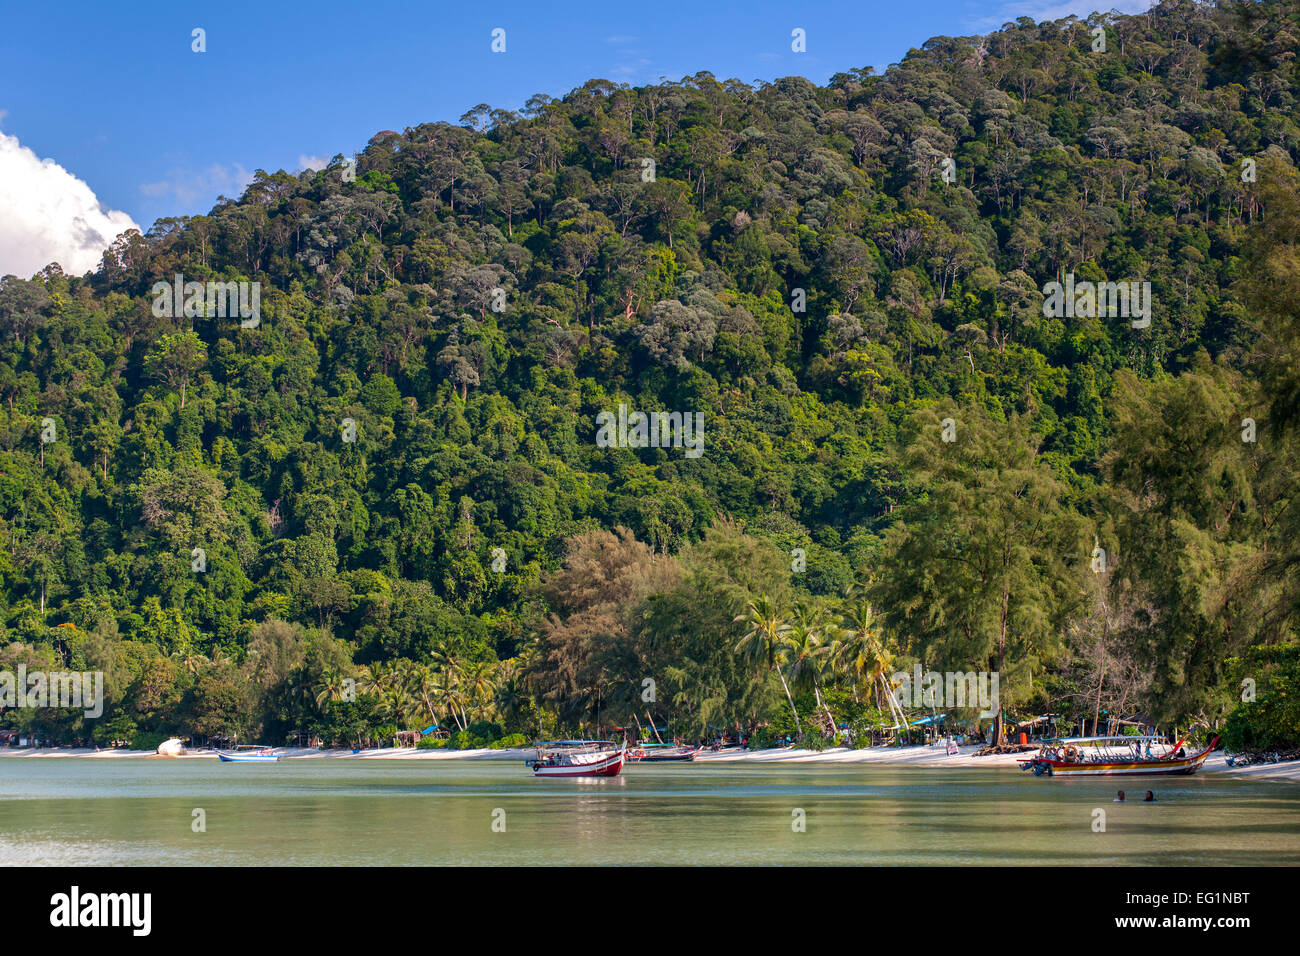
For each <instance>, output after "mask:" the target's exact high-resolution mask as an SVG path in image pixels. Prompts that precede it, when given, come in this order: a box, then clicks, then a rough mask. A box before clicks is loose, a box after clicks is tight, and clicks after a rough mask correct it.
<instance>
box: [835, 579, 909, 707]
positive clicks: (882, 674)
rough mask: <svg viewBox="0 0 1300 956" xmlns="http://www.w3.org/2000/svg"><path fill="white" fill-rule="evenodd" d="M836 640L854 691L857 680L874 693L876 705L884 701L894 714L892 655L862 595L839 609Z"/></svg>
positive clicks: (895, 705)
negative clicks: (891, 672)
mask: <svg viewBox="0 0 1300 956" xmlns="http://www.w3.org/2000/svg"><path fill="white" fill-rule="evenodd" d="M837 643H838V646H837V648H836V650H837V652H838V657H839V659H840V661H841V666H843V667H844V668H845V669H846V670H847V671H848V672H849V673H850V674H851V675H852V677H853V680H854V693H855V695H856V693H857V683H858V682H863V683H865V684H866V686H867V690H868V692H869V693H874V695H875V698H876V707H877V708H879V709H881V710H883V709H885V707H886V705H888V707H889V711H890V713H891V714H895V716H896V717H897V716H898V714H896V713H895V711H896V710H897V707H898V705H897V703H896V702H895V700H894V695H893V685H892V684H891V683H890V680H889V671H890V669H891V668H892V667H893V666H894V655H893V654H892V653H891V652H890V650H889V648H888V646H887V644H886V642H885V638H884V635H883V634H882V632H881V628H880V620H879V618H878V617H877V615H876V612H875V610H874V609H873V608H872V607H871V604H870V603H869V602H867V601H866V600H865V599H859V600H857V601H855V602H853V603H852V604H849V605H848V606H847V607H846V608H845V610H843V611H842V612H841V613H840V631H839V641H838V642H837Z"/></svg>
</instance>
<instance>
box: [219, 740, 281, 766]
mask: <svg viewBox="0 0 1300 956" xmlns="http://www.w3.org/2000/svg"><path fill="white" fill-rule="evenodd" d="M217 756H218V757H220V758H221V760H222V761H223V762H224V763H275V762H276V761H277V760H279V759H280V755H279V754H277V753H276V752H275V751H273V750H272V749H271V748H270V747H267V746H265V745H263V744H243V745H241V746H238V747H236V748H235V749H234V750H218V751H217Z"/></svg>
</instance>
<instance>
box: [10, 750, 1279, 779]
mask: <svg viewBox="0 0 1300 956" xmlns="http://www.w3.org/2000/svg"><path fill="white" fill-rule="evenodd" d="M978 749H979V747H978V746H974V745H968V746H965V747H962V748H961V753H959V754H954V755H952V756H949V755H948V754H947V753H946V752H945V751H944V750H943V749H942V748H940V747H930V746H924V745H923V746H916V747H903V748H899V747H866V748H863V749H861V750H849V749H847V748H843V747H838V748H832V749H828V750H821V751H816V750H801V749H797V748H795V747H774V748H772V749H769V750H752V751H750V750H730V751H727V750H723V751H718V752H716V753H714V752H708V751H706V752H703V753H700V754H699V755H697V756H696V758H695V761H694V762H695V763H775V764H788V763H799V764H875V765H878V766H883V767H919V768H922V769H934V768H936V767H993V768H998V769H1007V768H1016V761H1017V760H1019V759H1023V758H1024V754H992V755H990V756H987V757H976V756H975V755H974V754H975V751H976V750H978ZM275 750H276V752H277V753H278V754H279V755H280V757H281V758H282V759H285V760H338V759H357V760H519V761H522V760H525V759H527V758H528V757H531V756H532V755H533V754H534V750H533V748H531V747H524V748H512V749H505V750H492V749H488V748H481V749H475V750H418V749H416V748H413V747H402V748H394V747H380V748H371V749H367V750H361V751H359V752H356V753H353V752H352V751H351V750H347V749H340V750H320V749H317V748H314V747H277V748H275ZM1027 753H1030V751H1025V754H1027ZM52 757H92V758H95V759H106V760H107V759H121V758H135V759H155V760H215V759H217V754H216V751H215V750H198V751H194V752H192V753H186V754H182V755H179V756H175V757H164V756H161V755H159V754H156V753H150V752H149V751H146V750H93V749H91V748H88V747H87V748H71V747H69V748H51V749H46V748H43V747H42V748H31V747H27V748H11V747H5V748H0V759H4V758H9V759H19V758H29V759H42V758H52ZM1200 772H1201V773H1213V774H1228V775H1231V776H1235V777H1247V778H1255V777H1258V778H1263V779H1275V780H1296V781H1300V760H1293V761H1290V762H1288V763H1278V764H1252V765H1251V766H1249V767H1229V766H1228V765H1227V763H1226V762H1225V761H1224V758H1223V757H1222V756H1219V755H1212V756H1211V758H1210V760H1208V761H1206V763H1205V766H1204V767H1202V768H1201V770H1200Z"/></svg>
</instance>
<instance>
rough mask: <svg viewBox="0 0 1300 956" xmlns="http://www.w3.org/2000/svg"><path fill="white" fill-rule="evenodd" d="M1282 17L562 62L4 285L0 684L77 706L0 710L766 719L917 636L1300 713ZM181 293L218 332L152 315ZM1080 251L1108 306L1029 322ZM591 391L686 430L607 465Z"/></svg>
mask: <svg viewBox="0 0 1300 956" xmlns="http://www.w3.org/2000/svg"><path fill="white" fill-rule="evenodd" d="M1098 24H1101V25H1104V26H1105V33H1104V51H1101V50H1097V51H1095V50H1094V47H1095V46H1097V41H1096V38H1095V36H1094V33H1093V31H1092V29H1091V28H1092V27H1093V26H1095V25H1098ZM1298 37H1300V16H1298V15H1297V14H1296V12H1295V8H1294V6H1293V5H1291V4H1279V3H1247V4H1243V5H1235V4H1234V5H1229V6H1225V7H1223V8H1222V9H1216V8H1212V7H1209V6H1204V5H1201V4H1197V3H1193V2H1190V0H1183V2H1175V3H1163V4H1161V5H1160V6H1158V7H1157V8H1155V9H1154V10H1153V11H1152V12H1151V13H1149V14H1147V15H1141V16H1132V17H1128V16H1117V17H1114V18H1109V17H1105V18H1103V17H1094V18H1093V19H1092V20H1089V21H1087V22H1084V21H1079V20H1076V19H1073V18H1070V19H1067V20H1062V21H1057V22H1053V23H1043V24H1035V23H1034V22H1032V21H1030V20H1029V19H1022V20H1020V21H1018V22H1016V23H1014V24H1007V25H1006V26H1004V27H1003V28H1002V29H1001V30H999V31H997V32H995V33H992V34H990V35H989V36H986V37H969V38H952V37H936V38H934V39H932V40H930V41H929V42H928V43H926V44H925V45H924V47H923V48H922V49H919V50H912V51H910V52H909V53H908V55H907V56H906V57H905V58H904V59H903V61H902V62H901V63H899V64H897V65H895V66H892V67H890V68H889V70H888V71H886V73H885V74H884V75H882V76H877V75H874V73H873V71H871V70H869V69H867V70H849V71H847V72H844V73H841V74H839V75H837V76H835V77H834V78H833V79H832V80H831V82H830V83H829V84H828V85H827V86H825V87H819V86H816V85H814V84H813V83H811V82H809V81H808V80H805V79H802V78H799V77H790V78H785V79H780V80H776V81H774V82H772V83H770V84H764V85H760V86H757V87H754V86H749V85H746V84H744V83H741V82H739V81H737V80H725V81H723V80H719V79H717V78H715V77H713V76H711V75H709V74H707V73H700V74H697V75H695V76H692V77H687V78H684V79H682V80H681V81H680V82H663V83H660V84H658V85H655V86H645V87H637V88H629V87H627V86H623V85H618V84H615V83H612V82H609V81H606V80H592V81H590V82H588V83H587V84H585V85H584V86H583V87H581V88H580V89H576V90H573V91H572V92H571V93H569V94H568V95H566V96H564V97H562V98H559V99H552V98H551V97H549V96H544V95H538V96H535V97H533V98H532V99H531V100H529V101H528V104H527V106H526V108H525V109H524V110H523V112H522V114H515V113H511V112H507V111H503V110H498V109H493V108H491V107H489V106H487V105H480V106H477V107H474V108H472V109H470V110H469V111H468V112H467V113H466V114H465V115H464V116H463V117H462V118H461V121H460V124H459V125H450V124H446V123H428V124H421V125H413V126H411V127H410V128H408V129H406V130H405V131H403V132H400V133H398V132H387V131H386V132H384V133H381V134H379V135H377V136H375V137H374V138H373V139H371V141H370V142H369V144H368V145H367V146H366V148H365V149H364V151H363V152H361V153H359V154H358V155H357V157H356V159H355V165H352V164H351V163H350V162H349V161H345V159H344V157H342V156H339V157H336V158H335V160H334V162H333V163H332V164H331V165H330V166H329V168H327V169H324V170H320V171H308V172H303V173H300V174H291V173H287V172H283V171H281V172H276V173H270V174H268V173H264V172H262V171H259V172H258V173H257V175H256V177H255V179H254V182H253V183H252V185H251V186H249V187H248V189H247V190H246V192H245V193H244V195H243V196H242V197H240V198H239V199H237V200H229V201H222V202H220V203H219V204H218V205H217V206H216V207H215V208H213V209H212V211H211V212H210V213H209V214H208V215H206V216H196V217H193V218H185V219H175V220H160V221H159V222H157V223H156V224H155V225H154V227H153V228H152V229H151V230H150V231H149V233H148V234H147V235H140V234H138V233H128V234H126V235H124V236H122V237H121V238H120V239H119V240H118V241H117V242H116V243H115V244H114V246H113V247H112V249H111V250H110V251H109V252H108V254H106V255H105V257H104V261H103V265H102V267H101V269H100V270H99V271H98V272H96V273H94V274H91V275H87V276H84V277H75V276H67V275H64V274H62V272H61V270H60V269H58V268H57V266H51V267H50V268H48V269H46V270H45V271H44V272H43V273H41V274H40V275H38V276H36V277H35V278H33V279H31V280H30V281H27V280H24V279H21V278H16V277H13V276H8V277H5V279H4V280H3V284H0V336H2V337H3V344H0V542H2V546H0V620H3V630H2V631H0V644H3V646H0V665H3V666H5V667H13V666H15V665H16V664H17V663H25V664H26V665H27V667H28V668H29V669H39V668H44V669H46V670H57V669H62V668H75V669H79V670H103V671H104V672H105V674H106V683H107V685H108V693H109V707H108V710H107V711H106V714H105V716H104V717H103V718H102V719H100V720H98V721H94V720H85V721H83V719H82V718H81V716H80V715H79V714H68V713H67V712H55V711H17V712H15V711H6V712H4V714H3V715H0V722H7V724H8V725H10V726H19V725H21V726H33V727H35V728H37V729H38V730H40V731H41V732H42V733H44V734H45V735H46V736H47V737H53V738H56V739H68V740H71V739H73V738H81V739H86V738H89V737H91V736H93V737H94V738H95V739H96V740H98V741H100V742H109V741H112V740H115V739H132V738H137V737H139V738H140V739H143V737H145V736H147V735H149V734H166V733H172V732H179V733H182V734H189V733H195V734H202V735H210V734H229V733H236V732H238V733H240V734H242V735H244V736H245V738H247V736H248V735H252V734H261V735H263V736H266V737H268V738H277V737H278V738H281V739H283V737H284V735H286V734H288V733H289V732H290V731H305V732H309V733H320V734H321V735H322V736H323V738H324V739H325V740H326V741H331V740H333V741H338V742H340V743H347V742H355V741H361V740H366V739H381V738H385V737H388V736H391V733H392V731H393V729H405V728H408V727H409V728H414V729H419V728H421V727H423V726H425V725H426V724H428V723H431V722H434V721H438V722H441V723H442V724H443V725H444V726H449V727H452V728H453V729H457V728H460V727H462V726H466V725H469V724H471V723H472V722H475V721H493V722H495V723H496V724H497V726H496V727H495V728H493V729H492V731H491V732H490V733H489V730H488V729H487V727H486V724H479V725H478V727H479V729H476V730H475V731H474V734H479V735H487V736H489V737H491V736H498V735H499V734H500V733H501V732H519V733H528V734H532V733H536V732H538V731H559V730H561V729H566V728H567V729H571V730H572V731H573V732H577V731H579V730H580V729H583V728H589V729H592V730H594V729H596V723H597V722H599V723H600V724H602V725H604V726H605V727H608V726H609V725H610V724H611V723H618V724H622V723H625V722H627V721H629V720H631V719H632V715H633V714H634V713H635V714H636V715H637V718H636V719H638V720H641V721H642V722H644V721H645V720H646V718H647V712H648V711H652V712H653V716H654V718H655V719H656V720H661V719H662V720H666V721H668V722H670V723H671V724H672V726H673V727H674V729H675V730H679V731H681V732H685V733H690V734H699V733H704V732H706V731H707V730H708V729H709V728H710V727H712V728H715V729H718V728H729V727H735V728H739V729H743V730H750V731H752V730H754V729H755V728H758V727H760V726H765V727H766V728H767V731H764V732H769V731H770V732H776V731H778V730H779V731H785V730H792V729H796V727H795V724H796V723H798V728H797V729H798V730H800V731H803V732H808V731H809V727H810V726H811V725H812V723H813V722H815V721H819V720H821V715H828V716H827V717H826V721H825V722H826V723H827V724H829V723H830V722H831V721H835V722H837V723H838V722H864V723H870V722H872V721H873V720H875V719H876V718H877V716H878V708H879V707H880V706H881V705H882V704H883V700H882V698H881V680H880V678H881V675H884V674H887V673H888V672H891V671H893V670H895V669H899V668H902V667H909V668H910V667H911V666H912V664H913V662H916V661H919V662H921V663H922V664H923V665H924V666H926V667H934V668H935V669H938V670H944V669H950V670H962V671H968V670H993V671H998V672H999V673H1000V674H1001V694H1002V703H1003V705H1004V707H1006V708H1007V709H1008V710H1009V711H1010V712H1014V713H1019V714H1028V713H1029V711H1030V710H1031V709H1032V710H1035V711H1036V712H1043V711H1044V710H1051V711H1052V712H1055V713H1064V714H1068V715H1084V714H1086V715H1087V716H1088V717H1089V719H1090V720H1091V719H1092V718H1094V717H1096V716H1098V715H1100V719H1101V721H1102V729H1103V731H1104V727H1105V724H1104V722H1105V720H1106V718H1107V716H1118V715H1120V714H1121V713H1122V714H1127V715H1132V714H1143V715H1148V716H1150V717H1152V718H1153V719H1156V720H1162V721H1167V722H1172V721H1180V722H1182V724H1183V726H1186V725H1187V723H1188V722H1190V721H1194V720H1201V721H1206V722H1211V723H1213V722H1215V721H1222V720H1224V719H1225V718H1226V717H1227V716H1228V714H1229V713H1230V712H1231V711H1232V710H1233V708H1234V706H1237V714H1236V716H1235V717H1233V718H1232V719H1233V721H1234V722H1235V723H1234V727H1236V728H1237V730H1236V731H1235V732H1236V733H1237V734H1238V740H1239V742H1240V743H1242V745H1246V744H1259V743H1262V742H1268V741H1277V740H1282V739H1285V738H1287V737H1288V735H1290V738H1289V739H1290V740H1291V741H1292V742H1293V743H1300V740H1297V739H1296V735H1297V734H1300V713H1297V711H1296V707H1297V705H1296V704H1295V703H1294V701H1295V700H1297V699H1300V698H1298V697H1297V695H1296V693H1295V686H1296V685H1295V683H1294V682H1295V680H1296V678H1297V676H1300V664H1297V654H1296V644H1295V641H1296V623H1297V616H1296V615H1297V610H1300V501H1297V499H1296V495H1295V492H1296V487H1297V482H1296V479H1295V469H1296V462H1297V461H1300V455H1298V452H1300V431H1298V429H1300V371H1298V369H1300V322H1298V321H1297V303H1300V257H1298V256H1297V250H1296V241H1297V236H1300V198H1298V197H1297V182H1298V180H1297V172H1296V165H1295V164H1296V161H1297V158H1300V125H1298V123H1300V106H1298V104H1297V94H1300V75H1298V74H1297V65H1296V59H1295V57H1296V53H1297V51H1298V49H1300V39H1297V38H1298ZM470 82H472V81H467V84H468V83H470ZM413 119H418V117H413ZM1243 161H1245V162H1243ZM178 275H179V276H183V281H185V282H191V281H194V282H209V281H212V282H223V283H226V282H240V281H246V282H257V283H260V314H259V315H258V316H257V320H256V321H254V322H248V321H244V322H243V323H242V324H241V321H240V318H239V317H233V318H232V317H217V316H211V315H208V314H207V312H206V311H205V307H202V306H201V307H199V308H198V309H191V310H184V309H176V310H165V311H172V312H175V313H177V314H175V315H166V314H164V315H158V314H157V313H158V312H159V311H164V310H160V309H158V308H156V307H155V306H156V304H157V302H158V299H159V292H158V291H157V290H155V288H154V287H155V284H156V283H164V284H166V285H167V286H170V285H171V284H172V283H173V282H174V280H175V277H176V276H178ZM1070 276H1072V279H1070V281H1071V282H1072V283H1082V282H1105V281H1111V282H1120V281H1132V282H1137V283H1142V282H1149V283H1150V286H1151V301H1152V309H1151V317H1150V322H1149V325H1147V326H1145V327H1135V325H1136V326H1141V323H1135V322H1134V321H1131V320H1130V318H1128V317H1122V316H1118V315H1117V316H1114V317H1110V316H1106V315H1099V316H1097V317H1089V316H1088V315H1087V314H1086V310H1079V311H1076V310H1071V311H1072V312H1075V314H1072V315H1063V316H1060V317H1055V316H1048V315H1045V313H1044V308H1043V306H1044V299H1045V292H1044V287H1045V286H1046V284H1048V283H1051V282H1063V283H1064V282H1066V280H1067V277H1070ZM186 311H190V312H191V313H193V314H191V315H188V316H187V315H186V314H185V312H186ZM620 405H625V406H627V409H628V410H629V412H632V411H643V412H647V413H648V412H654V411H665V412H678V413H681V414H687V415H694V414H695V413H702V415H703V419H702V421H703V446H702V453H701V454H700V455H699V456H698V457H694V456H691V455H688V454H686V453H685V450H684V449H682V448H674V447H666V448H653V447H647V448H635V447H602V446H601V445H600V444H598V443H597V441H596V437H597V431H598V425H597V420H596V417H597V415H598V414H600V413H601V412H604V411H607V412H613V413H615V414H616V415H617V413H618V410H619V406H620ZM1246 419H1250V422H1251V423H1250V424H1249V425H1248V424H1246V422H1245V420H1246ZM947 420H950V421H947ZM946 421H947V424H945V422H946ZM737 617H740V618H743V619H744V620H741V621H737V620H736V618H737ZM1245 677H1249V678H1251V679H1252V680H1253V681H1255V682H1256V684H1257V687H1258V697H1257V699H1255V700H1252V701H1250V702H1248V703H1241V696H1242V693H1241V690H1240V683H1241V681H1242V680H1243V678H1245ZM647 678H648V679H649V680H651V681H653V682H654V683H653V684H652V685H647V684H646V683H645V681H646V679H647ZM350 681H355V682H356V683H355V688H356V695H357V696H356V697H355V698H354V697H353V695H352V693H351V688H352V687H353V684H352V683H351V682H350ZM1288 686H1289V687H1290V689H1291V695H1290V697H1287V696H1286V688H1287V687H1288ZM647 687H650V688H651V690H652V691H653V692H652V693H650V694H649V696H647V690H646V688H647ZM787 690H788V693H787ZM1103 711H1104V712H1105V713H1102V712H1103ZM469 736H472V735H469ZM463 739H468V736H467V737H464V738H463Z"/></svg>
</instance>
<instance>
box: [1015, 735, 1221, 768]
mask: <svg viewBox="0 0 1300 956" xmlns="http://www.w3.org/2000/svg"><path fill="white" fill-rule="evenodd" d="M1218 742H1219V738H1218V737H1215V738H1214V739H1213V740H1211V741H1210V745H1209V746H1208V747H1206V748H1205V749H1204V750H1201V751H1198V752H1197V753H1189V752H1188V751H1187V750H1186V748H1185V746H1184V745H1185V744H1186V743H1187V738H1186V737H1184V738H1183V739H1182V740H1180V741H1178V743H1176V744H1174V745H1173V746H1170V745H1169V744H1166V743H1165V742H1164V738H1162V737H1057V738H1053V739H1050V740H1044V741H1043V746H1042V748H1041V749H1039V751H1038V753H1036V754H1034V756H1032V757H1030V758H1028V759H1027V760H1021V761H1018V762H1019V764H1020V769H1021V770H1032V771H1033V772H1034V776H1036V777H1040V776H1043V775H1044V774H1046V775H1047V776H1049V777H1116V776H1127V777H1138V776H1152V775H1157V774H1190V773H1196V771H1197V770H1199V769H1201V766H1202V765H1203V764H1204V763H1205V760H1206V758H1207V757H1209V755H1210V751H1212V750H1213V749H1214V745H1215V744H1217V743H1218Z"/></svg>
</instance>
